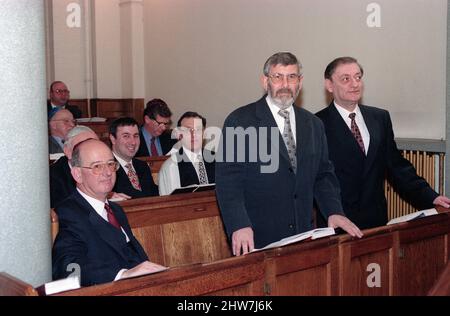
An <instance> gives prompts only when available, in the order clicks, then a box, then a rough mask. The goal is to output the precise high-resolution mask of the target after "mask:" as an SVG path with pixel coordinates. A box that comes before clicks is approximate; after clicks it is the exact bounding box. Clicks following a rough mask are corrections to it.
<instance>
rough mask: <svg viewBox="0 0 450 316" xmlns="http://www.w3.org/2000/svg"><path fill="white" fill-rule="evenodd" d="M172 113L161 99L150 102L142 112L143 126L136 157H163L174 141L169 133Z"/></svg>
mask: <svg viewBox="0 0 450 316" xmlns="http://www.w3.org/2000/svg"><path fill="white" fill-rule="evenodd" d="M171 116H172V112H171V111H170V109H169V107H168V106H167V104H166V102H164V101H163V100H161V99H153V100H150V101H149V102H148V103H147V105H146V107H145V110H144V125H143V126H142V128H141V130H140V133H139V134H140V135H139V136H140V146H139V150H138V152H137V153H136V157H144V156H152V157H154V156H163V155H165V154H167V153H168V152H169V151H170V150H171V149H172V146H173V145H174V144H175V143H176V139H172V137H171V133H170V131H169V130H170V126H171V125H172V121H171V120H170V118H171Z"/></svg>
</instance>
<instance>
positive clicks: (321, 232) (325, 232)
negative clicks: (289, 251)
mask: <svg viewBox="0 0 450 316" xmlns="http://www.w3.org/2000/svg"><path fill="white" fill-rule="evenodd" d="M334 234H335V231H334V228H332V227H324V228H316V229H313V230H310V231H307V232H304V233H301V234H298V235H293V236H289V237H286V238H283V239H281V240H279V241H276V242H273V243H271V244H268V245H267V246H265V247H264V248H260V249H253V251H252V252H255V251H261V250H267V249H271V248H277V247H282V246H286V245H289V244H292V243H295V242H299V241H302V240H305V239H308V238H311V239H318V238H322V237H326V236H331V235H334Z"/></svg>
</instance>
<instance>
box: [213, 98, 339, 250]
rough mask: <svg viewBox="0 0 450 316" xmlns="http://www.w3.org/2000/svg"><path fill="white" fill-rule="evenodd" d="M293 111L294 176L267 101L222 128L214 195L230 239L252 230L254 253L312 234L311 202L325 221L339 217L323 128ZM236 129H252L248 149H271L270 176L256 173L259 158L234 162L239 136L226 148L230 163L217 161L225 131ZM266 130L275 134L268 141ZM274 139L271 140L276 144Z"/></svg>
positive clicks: (237, 112)
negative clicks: (274, 163) (274, 162)
mask: <svg viewBox="0 0 450 316" xmlns="http://www.w3.org/2000/svg"><path fill="white" fill-rule="evenodd" d="M294 111H295V120H296V143H297V146H296V148H297V173H294V172H293V169H292V167H291V165H290V161H289V157H288V153H287V149H286V146H285V144H284V142H283V139H282V136H281V134H280V132H279V129H278V127H277V124H276V122H275V119H274V117H273V115H272V113H271V111H270V108H269V106H268V105H267V102H266V96H264V97H263V98H262V99H260V100H259V101H257V102H255V103H252V104H249V105H247V106H244V107H241V108H239V109H237V110H235V111H234V112H232V113H231V114H230V115H229V116H228V117H227V119H226V120H225V123H224V129H223V131H222V138H221V145H220V146H219V152H218V153H217V156H216V192H217V198H218V202H219V207H220V211H221V215H222V219H223V222H224V225H225V228H226V231H227V234H228V235H229V236H231V235H232V233H233V232H235V231H236V230H238V229H241V228H244V227H252V229H253V232H254V241H255V247H256V248H260V247H263V246H264V245H266V244H268V243H271V242H274V241H277V240H280V239H282V238H284V237H287V236H291V235H294V234H298V233H301V232H304V231H308V230H310V229H312V228H313V216H312V209H313V199H316V200H317V202H318V204H319V205H320V207H321V210H322V211H323V212H324V216H325V217H328V216H330V215H332V214H341V215H343V212H342V206H341V202H340V195H339V183H338V180H337V178H336V176H335V174H334V171H333V165H332V163H331V162H330V161H329V159H328V146H327V140H326V137H325V132H324V128H323V124H322V122H321V121H320V120H319V119H318V118H317V117H316V116H314V115H313V114H312V113H310V112H308V111H306V110H304V109H301V108H298V107H296V106H294ZM238 126H239V127H242V128H244V129H247V128H256V131H255V134H256V135H257V137H258V140H255V139H253V140H252V145H255V144H258V143H259V145H258V146H259V147H261V143H264V144H267V148H269V149H270V148H271V149H272V151H273V152H274V156H275V157H276V158H278V161H279V166H278V168H277V169H276V170H275V172H272V173H262V172H261V169H260V168H261V166H264V165H266V166H267V165H268V163H264V162H263V161H264V160H265V159H261V154H258V153H256V154H258V155H257V159H256V161H255V162H249V159H248V158H246V161H245V162H237V161H238V160H237V155H238V153H237V150H236V144H237V139H240V140H242V139H243V138H244V137H234V145H235V146H234V148H228V150H229V149H233V150H234V153H228V154H229V155H231V156H232V157H233V158H234V162H220V159H221V158H223V157H226V154H227V148H224V147H223V145H224V144H226V143H227V141H228V139H229V138H228V137H227V135H226V129H227V128H228V127H232V128H234V127H238ZM260 128H261V129H260ZM265 128H269V130H268V131H267V129H265ZM270 128H273V129H274V131H275V132H274V135H273V136H271V130H272V129H270ZM264 130H266V131H267V133H264ZM273 137H275V138H276V140H275V142H274V141H273ZM245 139H246V146H245V151H246V157H249V156H248V152H249V146H248V144H249V142H248V137H245ZM277 144H278V145H277ZM272 146H273V147H272ZM263 151H264V152H267V150H263ZM239 154H241V153H239ZM266 154H267V153H266ZM263 158H264V157H263ZM276 158H275V159H276Z"/></svg>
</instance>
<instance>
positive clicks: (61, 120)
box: [48, 108, 76, 154]
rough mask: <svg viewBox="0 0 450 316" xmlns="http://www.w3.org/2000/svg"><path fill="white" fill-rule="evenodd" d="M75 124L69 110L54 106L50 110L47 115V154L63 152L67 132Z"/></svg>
mask: <svg viewBox="0 0 450 316" xmlns="http://www.w3.org/2000/svg"><path fill="white" fill-rule="evenodd" d="M75 125H76V121H75V120H74V119H73V115H72V113H70V111H69V110H65V109H58V108H55V109H53V110H51V111H50V113H49V117H48V129H49V132H50V136H49V138H48V151H49V154H59V153H64V150H63V147H64V142H65V141H66V140H67V139H66V138H67V134H68V133H69V131H70V130H72V128H74V127H75Z"/></svg>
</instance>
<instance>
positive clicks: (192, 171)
mask: <svg viewBox="0 0 450 316" xmlns="http://www.w3.org/2000/svg"><path fill="white" fill-rule="evenodd" d="M205 127H206V119H205V118H204V117H203V116H201V115H200V114H198V113H197V112H186V113H184V114H183V115H182V116H181V117H180V119H179V120H178V124H177V128H176V131H175V134H176V135H177V137H178V139H179V140H180V143H181V145H182V147H181V148H180V149H179V150H178V151H177V152H175V153H173V154H172V155H171V156H170V158H169V159H167V160H166V161H165V162H164V163H163V165H162V166H161V169H160V171H159V175H158V182H159V183H158V185H159V194H160V195H168V194H170V193H171V192H172V191H173V190H175V189H178V188H181V187H186V186H189V185H192V184H211V183H214V182H215V171H214V161H210V159H209V158H211V157H213V156H214V153H212V152H208V153H207V155H206V154H205V155H204V153H203V150H202V149H203V134H204V130H205ZM205 157H208V159H205Z"/></svg>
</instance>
